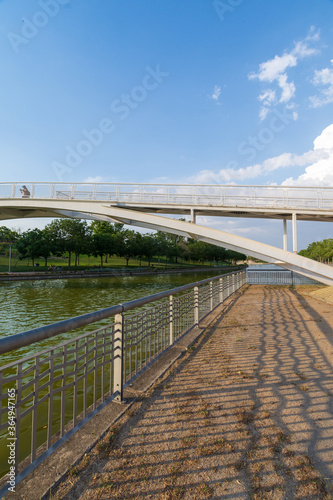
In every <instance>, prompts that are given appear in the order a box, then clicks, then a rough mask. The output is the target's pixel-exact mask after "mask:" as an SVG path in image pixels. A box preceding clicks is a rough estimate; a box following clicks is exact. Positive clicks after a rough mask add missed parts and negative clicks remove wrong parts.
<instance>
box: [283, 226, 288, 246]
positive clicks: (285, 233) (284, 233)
mask: <svg viewBox="0 0 333 500" xmlns="http://www.w3.org/2000/svg"><path fill="white" fill-rule="evenodd" d="M283 250H288V234H287V219H283Z"/></svg>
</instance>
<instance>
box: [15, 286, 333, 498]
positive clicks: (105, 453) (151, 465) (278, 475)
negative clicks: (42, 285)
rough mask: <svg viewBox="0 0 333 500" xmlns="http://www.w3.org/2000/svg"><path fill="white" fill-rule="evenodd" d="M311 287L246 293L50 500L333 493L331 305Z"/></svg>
mask: <svg viewBox="0 0 333 500" xmlns="http://www.w3.org/2000/svg"><path fill="white" fill-rule="evenodd" d="M303 290H306V291H308V290H309V289H308V287H303V288H301V287H296V288H289V287H264V286H245V287H243V288H242V289H241V290H240V291H238V292H237V293H236V295H235V296H234V297H233V298H231V299H229V301H228V302H226V303H225V304H224V305H223V307H222V308H221V309H220V312H219V315H218V316H217V317H216V319H215V321H214V323H213V325H211V326H210V327H209V328H208V329H207V330H206V331H205V332H204V334H203V335H202V336H201V337H200V338H199V340H197V342H196V344H195V345H194V346H193V347H191V348H190V349H189V350H188V351H187V353H186V354H185V355H183V356H182V357H181V358H179V359H178V361H177V362H176V363H175V364H174V366H173V368H172V369H171V370H169V371H168V372H167V373H166V374H165V376H164V378H163V379H162V380H160V381H159V382H157V383H155V385H154V386H153V387H152V388H151V389H150V391H148V393H145V394H144V395H143V396H142V397H141V398H139V400H137V401H136V402H135V403H134V404H133V405H132V406H131V408H130V410H129V411H127V412H126V414H125V415H124V416H123V417H122V420H121V421H120V422H119V423H118V424H117V425H115V426H113V427H112V428H111V430H110V432H108V434H107V435H106V436H105V437H104V438H103V440H101V441H100V442H99V444H98V445H97V446H96V447H95V448H94V449H93V450H92V451H91V452H90V453H89V454H87V455H86V456H85V457H84V458H83V460H82V461H81V462H80V463H79V464H78V465H77V466H76V467H75V468H72V469H71V471H70V474H69V476H68V478H67V479H66V480H65V481H64V482H63V483H61V484H60V486H59V487H58V488H57V489H56V490H54V491H53V493H52V498H54V499H76V498H77V499H78V498H82V499H83V500H88V499H97V498H101V499H161V500H163V499H165V500H167V499H180V498H184V499H191V500H197V499H201V498H202V499H203V498H214V499H215V498H223V499H237V500H238V499H250V498H251V499H281V500H282V499H293V498H297V499H329V498H333V489H332V485H333V371H332V370H333V306H332V305H331V304H328V303H325V302H322V301H319V300H316V299H315V298H313V297H311V296H308V295H303V294H302V291H303ZM21 498H24V496H22V497H21Z"/></svg>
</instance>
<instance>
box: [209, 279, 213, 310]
mask: <svg viewBox="0 0 333 500" xmlns="http://www.w3.org/2000/svg"><path fill="white" fill-rule="evenodd" d="M209 298H210V310H211V311H212V310H213V282H212V281H210V282H209Z"/></svg>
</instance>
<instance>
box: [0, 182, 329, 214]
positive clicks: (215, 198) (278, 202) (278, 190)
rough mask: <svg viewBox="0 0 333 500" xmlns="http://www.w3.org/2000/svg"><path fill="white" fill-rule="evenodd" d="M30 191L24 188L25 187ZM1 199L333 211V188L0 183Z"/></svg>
mask: <svg viewBox="0 0 333 500" xmlns="http://www.w3.org/2000/svg"><path fill="white" fill-rule="evenodd" d="M23 186H25V188H26V190H25V189H24V187H23ZM0 198H25V199H27V198H29V199H31V198H33V199H56V200H82V201H99V202H103V201H105V202H116V203H128V204H131V203H133V204H140V203H141V204H143V203H144V204H156V203H158V204H166V205H168V204H177V205H179V204H180V205H191V206H193V205H204V206H207V205H208V206H209V205H211V206H231V207H245V206H247V207H266V208H269V207H271V208H274V209H275V208H295V209H299V208H301V209H302V208H304V209H310V210H311V209H323V210H330V209H332V208H333V188H326V187H318V188H314V187H296V186H234V185H232V186H228V185H208V184H206V185H192V184H188V185H185V184H126V183H98V184H90V183H73V184H69V183H46V182H36V183H31V182H26V183H17V182H16V183H0Z"/></svg>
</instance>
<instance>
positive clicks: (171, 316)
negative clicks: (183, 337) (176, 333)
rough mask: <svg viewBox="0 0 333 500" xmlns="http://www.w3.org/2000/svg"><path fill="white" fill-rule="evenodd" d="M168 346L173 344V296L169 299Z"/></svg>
mask: <svg viewBox="0 0 333 500" xmlns="http://www.w3.org/2000/svg"><path fill="white" fill-rule="evenodd" d="M169 321H170V345H172V344H173V295H170V298H169Z"/></svg>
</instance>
